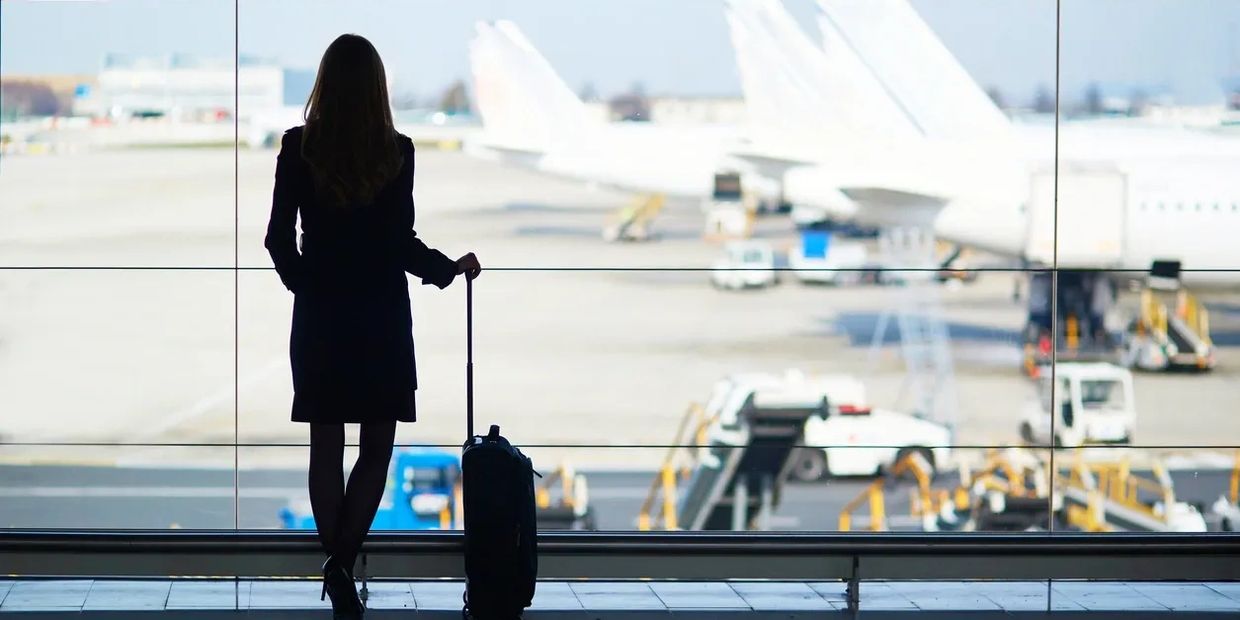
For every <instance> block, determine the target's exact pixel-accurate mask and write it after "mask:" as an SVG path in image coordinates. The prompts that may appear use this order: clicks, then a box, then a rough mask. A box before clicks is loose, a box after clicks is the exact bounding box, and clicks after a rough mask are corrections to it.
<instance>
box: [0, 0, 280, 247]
mask: <svg viewBox="0 0 1240 620" xmlns="http://www.w3.org/2000/svg"><path fill="white" fill-rule="evenodd" d="M0 11H2V12H3V19H2V20H0V22H3V26H2V28H3V31H2V36H0V46H2V49H0V53H2V55H3V57H4V66H3V69H2V71H3V73H2V74H0V90H2V91H3V92H2V93H0V94H2V95H3V96H2V97H0V99H3V101H4V104H3V109H2V110H0V125H2V126H3V129H2V130H0V134H2V137H0V142H2V143H3V145H2V146H0V157H3V165H0V204H3V207H0V265H9V266H12V265H22V266H43V265H62V266H169V265H175V266H206V265H210V266H223V265H231V264H232V262H233V256H232V254H233V227H234V221H233V220H234V214H233V187H234V183H233V176H234V174H233V148H232V145H233V138H234V132H235V124H234V116H235V110H234V107H235V106H234V96H235V94H236V93H235V92H234V86H233V84H234V71H233V69H234V58H233V54H234V50H233V17H234V15H233V7H232V4H231V3H220V2H212V1H210V0H190V1H186V2H176V3H164V2H151V1H143V0H119V1H117V2H5V3H4V5H3V7H0ZM49 37H51V38H49ZM53 39H54V40H55V41H57V43H56V44H55V45H51V44H49V41H51V40H53ZM268 88H270V87H268ZM260 90H261V89H260ZM253 96H254V97H255V98H262V97H263V96H265V93H264V92H255V93H254V95H253Z"/></svg>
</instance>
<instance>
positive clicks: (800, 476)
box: [792, 448, 828, 482]
mask: <svg viewBox="0 0 1240 620" xmlns="http://www.w3.org/2000/svg"><path fill="white" fill-rule="evenodd" d="M827 469H828V468H827V452H826V451H825V450H823V449H822V448H801V449H799V450H798V451H797V456H796V461H795V462H794V463H793V465H792V477H793V478H794V479H796V480H800V481H801V482H815V481H817V480H822V479H823V478H824V477H826V475H827Z"/></svg>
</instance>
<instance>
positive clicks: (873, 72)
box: [726, 0, 1240, 287]
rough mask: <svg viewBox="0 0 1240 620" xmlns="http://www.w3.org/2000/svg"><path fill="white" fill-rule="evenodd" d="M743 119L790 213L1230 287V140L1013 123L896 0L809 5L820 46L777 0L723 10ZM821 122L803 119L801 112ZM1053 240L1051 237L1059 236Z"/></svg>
mask: <svg viewBox="0 0 1240 620" xmlns="http://www.w3.org/2000/svg"><path fill="white" fill-rule="evenodd" d="M726 11H727V18H728V23H729V26H730V28H731V32H732V39H733V43H734V47H735V51H736V54H737V64H738V67H739V68H740V71H741V76H742V89H743V90H744V93H745V98H746V102H747V105H748V106H749V109H750V111H751V113H752V114H753V116H754V119H753V120H754V121H755V122H754V126H753V127H751V128H750V134H749V135H750V144H749V145H748V147H747V149H745V150H743V151H742V152H740V153H737V155H738V156H739V157H741V158H742V159H745V160H747V161H751V162H758V165H760V166H764V167H765V169H766V170H767V171H768V172H769V171H774V172H775V174H779V173H780V171H781V170H782V181H783V192H784V197H785V199H786V200H788V201H790V202H793V203H794V204H796V203H801V204H812V205H815V206H818V207H820V208H821V209H823V210H824V211H825V212H827V213H829V214H831V215H832V216H836V217H841V218H845V219H855V220H857V221H859V222H861V223H864V224H870V225H878V226H926V227H929V228H930V229H931V230H933V232H934V233H935V235H936V236H937V237H938V238H941V239H944V240H948V241H954V242H957V243H961V244H964V245H969V246H972V247H977V248H980V249H984V250H988V251H991V252H995V253H997V254H1001V255H1005V256H1012V257H1019V258H1021V259H1023V260H1025V261H1027V262H1028V263H1029V264H1033V265H1050V264H1054V265H1056V266H1059V267H1065V268H1082V269H1108V270H1115V271H1138V272H1144V271H1145V270H1148V269H1149V268H1150V267H1151V265H1152V264H1153V263H1154V262H1156V261H1173V262H1178V263H1179V264H1180V268H1181V277H1182V279H1183V281H1184V282H1185V283H1188V284H1192V285H1194V286H1207V287H1209V286H1226V287H1231V286H1234V285H1236V284H1240V280H1238V276H1240V272H1225V271H1219V270H1220V269H1223V268H1227V267H1230V266H1232V265H1234V264H1235V263H1236V262H1237V261H1238V260H1240V252H1237V251H1236V250H1235V249H1233V244H1232V242H1231V239H1232V238H1233V237H1234V236H1235V235H1234V233H1240V179H1238V178H1237V177H1236V175H1234V174H1229V173H1228V171H1229V170H1230V171H1234V170H1235V169H1237V167H1240V140H1236V139H1234V138H1226V137H1220V136H1212V135H1206V134H1192V133H1189V132H1186V131H1174V130H1168V129H1162V128H1134V127H1115V126H1105V125H1097V124H1080V123H1060V127H1059V147H1060V149H1059V150H1060V152H1059V169H1058V172H1059V174H1058V179H1057V181H1058V184H1059V187H1058V194H1059V195H1058V209H1057V213H1056V212H1055V205H1054V202H1053V200H1052V198H1053V197H1052V195H1051V192H1052V191H1053V190H1054V187H1053V185H1052V184H1053V183H1054V182H1055V181H1056V179H1055V176H1054V175H1053V174H1052V173H1053V172H1055V169H1054V163H1055V157H1054V155H1055V152H1054V151H1055V142H1054V140H1055V128H1054V126H1053V125H1046V124H1041V125H1038V124H1032V125H1031V124H1022V123H1013V122H1012V121H1010V120H1009V119H1008V118H1007V117H1006V115H1004V114H1003V112H1002V111H1000V110H999V109H998V108H997V106H995V105H994V103H993V102H991V101H990V99H989V97H988V96H987V95H986V94H985V93H984V92H983V91H982V89H981V88H980V87H978V86H977V84H976V83H975V82H974V81H973V80H972V78H971V77H970V76H969V75H968V73H967V71H965V69H964V68H963V67H962V66H961V65H960V64H959V63H958V62H957V60H956V59H955V57H954V56H953V55H952V54H951V52H950V51H949V50H948V49H947V48H946V47H945V46H944V45H943V44H942V42H941V41H940V40H939V39H938V37H937V36H936V35H935V34H934V32H933V31H932V30H931V29H930V27H929V26H928V25H927V24H926V23H925V22H924V21H923V20H922V19H921V18H920V16H919V15H918V14H917V12H916V11H915V10H914V9H913V8H912V7H911V6H910V5H909V4H908V3H907V1H906V0H819V25H820V28H821V29H822V31H823V47H821V48H819V47H818V46H816V45H814V43H813V42H812V41H810V39H809V37H808V36H807V35H806V34H805V33H804V32H803V31H802V30H801V29H800V27H799V26H797V24H796V23H795V22H794V21H793V20H792V18H791V16H790V15H788V14H787V12H786V11H785V10H784V8H783V6H782V5H781V4H780V3H779V1H778V0H729V2H728V4H727V7H726ZM814 111H816V112H814ZM1056 233H1057V234H1056Z"/></svg>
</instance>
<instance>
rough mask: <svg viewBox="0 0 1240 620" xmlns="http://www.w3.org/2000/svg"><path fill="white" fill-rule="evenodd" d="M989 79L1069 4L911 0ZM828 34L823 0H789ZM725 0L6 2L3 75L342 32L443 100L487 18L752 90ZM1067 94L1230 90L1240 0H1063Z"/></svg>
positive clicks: (215, 53) (395, 73) (571, 78)
mask: <svg viewBox="0 0 1240 620" xmlns="http://www.w3.org/2000/svg"><path fill="white" fill-rule="evenodd" d="M911 1H912V3H913V5H914V6H915V7H916V8H917V9H918V11H919V12H920V13H921V15H922V17H923V18H924V19H925V20H926V21H927V22H928V23H929V24H930V26H931V27H932V28H934V30H935V31H936V32H937V33H938V34H939V36H940V37H941V38H942V39H943V41H944V43H946V44H947V46H948V48H950V49H951V50H952V51H953V52H954V53H955V54H956V56H957V57H958V58H959V59H960V61H961V63H962V64H963V65H964V66H965V68H966V69H968V70H969V72H970V73H971V74H972V75H973V76H974V78H975V79H976V80H977V81H978V82H979V83H980V84H982V85H983V87H996V88H998V89H999V90H1000V91H1001V92H1002V93H1004V95H1005V97H1006V98H1007V99H1009V100H1011V101H1015V102H1025V101H1028V100H1029V99H1031V98H1032V96H1033V93H1034V91H1035V89H1036V88H1037V87H1038V86H1039V85H1046V86H1048V87H1049V86H1053V84H1054V81H1055V19H1056V4H1055V2H1054V0H911ZM785 4H786V5H787V6H788V8H789V10H791V11H792V12H793V14H794V15H795V16H796V17H797V19H798V20H799V21H800V22H801V23H802V25H803V26H804V27H805V28H806V29H807V30H809V31H810V32H811V33H812V36H813V37H814V38H815V39H817V38H818V32H817V28H816V26H815V23H814V22H815V19H814V13H815V8H814V2H813V0H785ZM722 7H723V0H361V1H359V0H351V1H346V0H239V8H238V9H237V11H236V14H234V4H233V2H228V1H225V0H95V1H91V0H76V1H56V2H48V1H37V0H0V74H31V73H35V74H39V73H93V72H95V71H97V70H98V68H99V66H100V63H101V61H102V59H103V56H104V54H105V53H109V52H112V53H121V54H127V55H138V56H145V55H161V54H169V53H174V52H175V53H183V54H190V55H196V56H203V57H219V58H225V59H229V58H231V57H232V55H233V52H234V29H233V25H234V20H236V24H237V26H238V29H237V31H236V35H235V36H236V45H237V47H238V48H239V50H240V52H241V54H243V55H254V56H260V57H265V58H270V59H273V60H275V61H277V62H279V63H281V64H283V65H285V66H288V67H292V68H302V69H314V68H315V67H316V66H317V64H318V58H319V56H320V55H321V54H322V50H323V49H324V48H325V47H326V46H327V44H328V43H330V42H331V40H332V39H333V38H335V36H337V35H338V34H340V33H342V32H355V33H358V34H361V35H363V36H366V37H368V38H370V39H371V40H372V41H373V42H374V43H375V46H376V47H377V48H378V49H379V52H380V53H381V54H382V55H383V57H384V61H385V63H386V65H387V68H388V73H389V75H390V76H391V79H392V81H393V90H394V91H395V92H396V93H399V94H406V95H414V96H418V97H433V96H435V95H436V94H438V93H439V92H441V91H442V90H443V89H444V88H446V87H447V86H448V85H449V84H451V83H452V82H453V81H455V80H457V79H462V78H467V77H468V58H467V49H468V40H469V37H470V36H471V35H472V32H473V24H474V22H475V21H476V20H479V19H497V18H506V19H511V20H513V21H515V22H516V23H517V24H518V25H519V26H521V28H522V29H523V30H524V31H525V32H526V34H527V36H528V37H529V38H530V39H531V40H532V41H533V43H534V44H535V45H536V46H538V47H539V48H540V49H541V51H542V52H543V53H544V54H545V55H546V56H547V58H548V59H549V60H550V62H551V63H552V65H553V66H554V67H556V69H557V70H558V71H559V72H560V74H561V75H562V76H563V77H564V78H565V80H566V81H567V82H568V83H569V84H570V85H571V86H572V87H573V88H575V89H580V88H581V87H582V86H584V85H585V84H586V83H590V84H592V85H593V86H594V88H595V90H596V91H597V92H599V93H601V94H602V95H604V96H606V95H610V94H614V93H617V92H622V91H624V90H626V89H628V88H629V87H630V86H631V85H633V84H634V83H637V82H640V83H642V84H643V85H644V87H645V90H646V92H648V93H652V94H678V95H736V94H739V93H740V85H739V80H738V77H737V71H736V66H735V62H734V60H733V56H732V48H731V44H730V42H729V39H728V31H727V25H726V23H725V21H724V18H723V11H722ZM1060 10H1061V13H1062V14H1061V19H1062V23H1063V28H1062V32H1061V37H1062V49H1061V52H1062V62H1061V68H1062V84H1063V95H1064V97H1065V98H1067V99H1073V98H1079V97H1080V96H1082V95H1083V93H1084V92H1085V89H1086V88H1087V86H1088V84H1090V83H1091V82H1099V83H1101V84H1103V85H1104V87H1105V88H1106V89H1107V90H1109V91H1113V92H1115V93H1116V94H1119V95H1126V94H1128V93H1129V92H1130V91H1131V90H1132V89H1133V88H1134V87H1141V88H1143V89H1145V90H1147V91H1167V92H1171V93H1173V94H1174V96H1175V98H1176V99H1177V100H1178V101H1180V102H1183V103H1207V102H1216V101H1221V97H1222V89H1221V86H1220V83H1221V81H1222V80H1223V79H1225V78H1227V77H1229V76H1237V75H1240V42H1237V39H1238V38H1240V0H1062V5H1061V7H1060Z"/></svg>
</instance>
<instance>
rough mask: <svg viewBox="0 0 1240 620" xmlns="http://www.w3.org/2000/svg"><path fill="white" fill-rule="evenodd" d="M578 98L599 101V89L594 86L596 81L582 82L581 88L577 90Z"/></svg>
mask: <svg viewBox="0 0 1240 620" xmlns="http://www.w3.org/2000/svg"><path fill="white" fill-rule="evenodd" d="M577 98H578V99H581V100H582V101H585V102H591V101H598V90H597V89H595V88H594V82H586V83H585V84H582V85H581V90H579V91H577Z"/></svg>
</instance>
